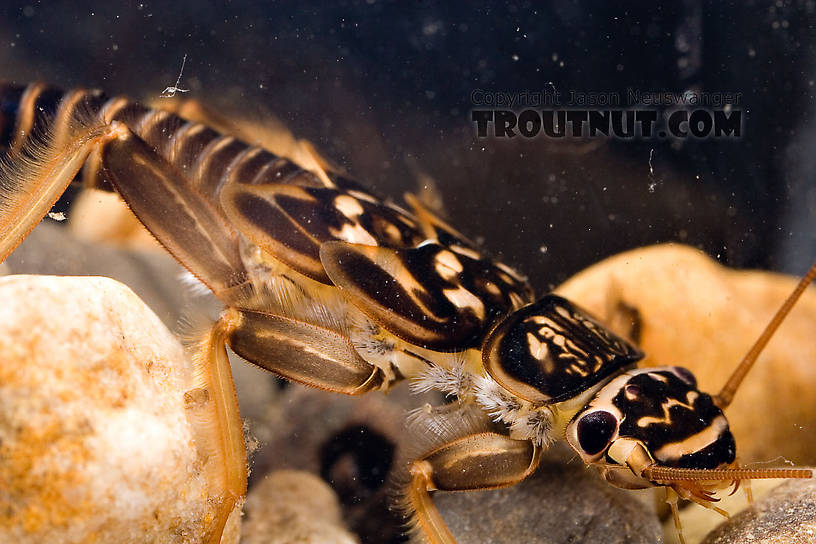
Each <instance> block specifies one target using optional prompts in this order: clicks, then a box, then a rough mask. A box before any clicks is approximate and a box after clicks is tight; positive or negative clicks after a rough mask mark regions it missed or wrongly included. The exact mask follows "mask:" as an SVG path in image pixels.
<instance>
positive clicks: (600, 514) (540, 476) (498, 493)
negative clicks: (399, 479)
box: [433, 448, 663, 544]
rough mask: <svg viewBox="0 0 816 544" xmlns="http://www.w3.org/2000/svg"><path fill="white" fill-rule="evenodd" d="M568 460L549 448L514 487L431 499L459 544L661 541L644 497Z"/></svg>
mask: <svg viewBox="0 0 816 544" xmlns="http://www.w3.org/2000/svg"><path fill="white" fill-rule="evenodd" d="M570 459H571V455H570V454H568V453H566V448H564V449H561V448H553V449H552V450H550V451H549V452H547V453H545V455H544V457H543V458H542V460H541V464H540V465H539V467H538V470H537V471H536V473H535V474H533V475H532V476H531V477H530V478H528V479H527V480H525V481H523V482H521V483H519V484H517V485H515V486H512V487H508V488H504V489H495V490H489V491H469V492H461V493H435V494H434V495H433V500H434V502H435V504H436V505H437V508H438V509H439V511H440V513H441V514H442V518H443V519H444V520H445V522H446V523H447V524H448V527H449V528H450V530H451V532H452V533H453V535H454V536H455V537H456V539H457V541H458V542H459V544H505V543H507V544H509V543H517V542H551V543H553V544H556V543H557V544H560V543H567V542H603V543H604V544H609V543H629V544H634V543H641V542H642V543H644V544H654V543H655V542H661V539H662V534H663V533H662V529H661V526H660V523H659V521H658V520H657V516H656V515H655V512H654V507H653V506H651V505H650V504H649V503H648V497H645V498H644V496H643V494H642V492H633V491H626V490H622V489H617V488H614V487H612V486H610V485H609V484H607V483H606V482H604V481H603V480H601V479H600V478H599V477H598V475H597V473H596V472H595V471H594V470H589V469H587V467H586V466H585V465H584V464H583V463H581V462H577V461H574V460H573V461H572V462H569V461H570Z"/></svg>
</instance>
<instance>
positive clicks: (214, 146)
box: [0, 83, 325, 207]
mask: <svg viewBox="0 0 816 544" xmlns="http://www.w3.org/2000/svg"><path fill="white" fill-rule="evenodd" d="M114 120H116V121H122V122H124V123H125V124H126V125H127V126H128V127H129V128H130V130H131V131H133V132H134V133H135V134H136V135H138V136H139V137H140V138H141V139H142V140H144V141H145V142H146V143H147V144H148V145H150V146H151V147H152V148H153V149H154V150H155V151H156V152H157V153H158V154H159V155H160V156H161V157H163V158H164V159H165V160H167V161H168V162H170V163H171V164H172V165H174V166H175V167H176V168H178V170H179V171H180V173H181V174H182V176H183V177H184V178H185V179H187V180H188V181H189V182H190V183H191V185H193V186H194V187H197V188H198V190H199V191H200V192H201V193H202V194H203V195H204V196H206V197H207V198H208V199H209V200H210V201H211V202H213V203H214V204H215V205H216V206H219V203H218V201H219V195H220V191H221V188H222V187H223V186H224V185H225V184H226V183H228V182H230V181H236V182H240V183H245V184H264V183H294V184H297V185H305V186H315V187H323V186H325V183H323V182H322V181H321V180H320V179H319V178H318V177H317V176H316V175H314V174H313V173H312V172H309V171H306V170H304V169H302V168H301V167H300V166H298V165H296V164H294V163H293V162H291V161H290V160H288V159H285V158H282V157H278V156H276V155H274V154H273V153H270V152H269V151H266V150H264V149H262V148H260V147H254V146H250V145H248V144H246V143H244V142H242V141H240V140H237V139H236V138H234V137H232V136H227V135H222V134H219V133H218V132H216V131H215V130H213V129H211V128H209V127H207V126H205V125H203V124H201V123H196V122H190V121H187V120H186V119H183V118H181V117H179V116H178V115H175V114H173V113H170V112H168V111H164V110H161V109H151V108H147V107H144V106H142V105H140V104H137V103H136V102H133V101H132V100H130V99H128V98H125V97H114V98H108V97H107V96H106V95H105V94H104V93H102V92H101V91H90V90H86V89H75V90H70V91H62V90H60V89H58V88H55V87H50V86H47V85H45V84H43V83H33V84H30V85H28V86H25V87H24V86H19V85H13V84H8V83H5V84H0V149H4V150H7V151H8V152H9V153H11V154H19V153H23V154H25V153H26V152H27V149H28V146H26V143H27V142H29V140H31V139H32V138H35V139H42V138H43V137H44V136H45V137H48V138H53V139H55V140H57V141H60V140H61V139H65V140H67V139H69V138H70V134H71V131H72V129H73V128H75V124H76V122H77V121H79V122H85V123H97V122H99V121H104V122H105V123H110V122H111V121H114ZM99 168H100V164H99V161H98V160H96V159H95V158H94V157H93V156H92V157H91V158H90V159H89V164H88V165H86V168H85V172H84V180H85V181H86V182H88V183H89V184H90V185H93V186H101V187H104V186H105V185H104V184H102V183H101V180H102V176H100V175H99V174H100V172H99ZM219 207H220V206H219Z"/></svg>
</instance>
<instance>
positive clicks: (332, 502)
mask: <svg viewBox="0 0 816 544" xmlns="http://www.w3.org/2000/svg"><path fill="white" fill-rule="evenodd" d="M245 515H246V521H245V522H244V524H243V540H242V541H241V542H242V543H243V544H293V543H298V544H355V543H357V542H359V541H358V540H357V538H356V537H355V536H354V535H352V534H351V533H349V532H348V531H347V530H346V529H345V528H344V527H343V523H342V521H341V510H340V505H339V504H338V502H337V497H336V496H335V494H334V492H333V491H332V489H331V488H330V487H329V486H328V485H327V484H326V483H325V482H324V481H323V480H321V479H320V478H318V477H317V476H315V475H313V474H310V473H308V472H304V471H299V470H280V471H275V472H272V473H270V474H268V475H267V476H266V477H265V478H264V479H263V480H262V481H260V482H259V483H258V484H257V485H256V486H254V487H253V489H252V491H251V492H250V493H249V495H248V496H247V500H246V514H245Z"/></svg>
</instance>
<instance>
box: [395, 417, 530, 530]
mask: <svg viewBox="0 0 816 544" xmlns="http://www.w3.org/2000/svg"><path fill="white" fill-rule="evenodd" d="M540 458H541V450H540V448H538V447H536V446H535V445H533V443H532V442H529V441H522V440H514V439H512V438H509V437H507V436H504V435H501V434H496V433H479V434H472V435H469V436H465V437H463V438H460V439H458V440H454V441H452V442H449V443H447V444H445V445H443V446H441V447H439V448H437V449H435V450H433V451H431V452H430V453H428V454H426V455H424V456H423V457H421V458H420V459H417V460H416V461H414V462H412V463H411V465H410V473H411V481H410V483H409V485H408V489H407V502H408V505H409V507H410V508H411V509H412V510H413V511H414V512H415V515H416V522H417V527H418V529H419V530H420V531H421V532H422V534H423V535H424V536H425V537H426V538H427V539H428V540H429V541H430V542H431V543H433V544H455V543H456V540H455V539H454V537H453V535H452V534H451V533H450V531H449V530H448V528H447V526H446V525H445V522H444V521H443V520H442V517H441V516H440V515H439V511H438V510H437V509H436V507H435V506H434V504H433V500H432V499H431V497H430V495H429V493H428V492H429V491H433V490H442V491H464V490H478V489H494V488H498V487H506V486H511V485H515V484H517V483H518V482H520V481H521V480H523V479H525V478H526V477H528V476H529V475H530V474H532V473H533V471H535V469H536V467H537V466H538V462H539V460H540Z"/></svg>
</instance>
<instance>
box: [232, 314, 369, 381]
mask: <svg viewBox="0 0 816 544" xmlns="http://www.w3.org/2000/svg"><path fill="white" fill-rule="evenodd" d="M221 319H222V320H226V321H228V322H229V323H231V325H230V333H229V335H228V336H227V342H228V343H229V345H230V347H231V348H232V350H233V351H235V353H237V354H238V355H240V356H241V357H243V358H244V359H246V360H247V361H249V362H251V363H254V364H256V365H258V366H260V367H262V368H265V369H267V370H270V371H272V372H274V373H275V374H278V375H279V376H282V377H284V378H286V379H289V380H293V381H296V382H300V383H303V384H306V385H310V386H312V387H318V388H320V389H325V390H328V391H334V392H336V393H344V394H347V395H357V394H360V393H365V392H366V391H371V390H373V389H377V388H379V387H380V386H381V385H382V383H383V374H382V372H381V371H380V369H378V368H377V367H375V366H373V365H372V364H370V363H368V362H367V361H365V360H364V359H363V358H362V357H360V355H359V354H358V353H357V351H356V350H355V349H354V346H353V345H352V343H351V341H350V340H349V339H348V338H347V337H346V336H343V335H342V334H339V333H337V332H335V331H332V330H329V329H326V328H324V327H320V326H317V325H313V324H311V323H306V322H304V321H298V320H296V319H291V318H288V317H283V316H279V315H274V314H270V313H265V312H259V311H253V310H240V309H236V308H230V309H228V310H227V311H226V312H224V315H223V316H222V318H221Z"/></svg>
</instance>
